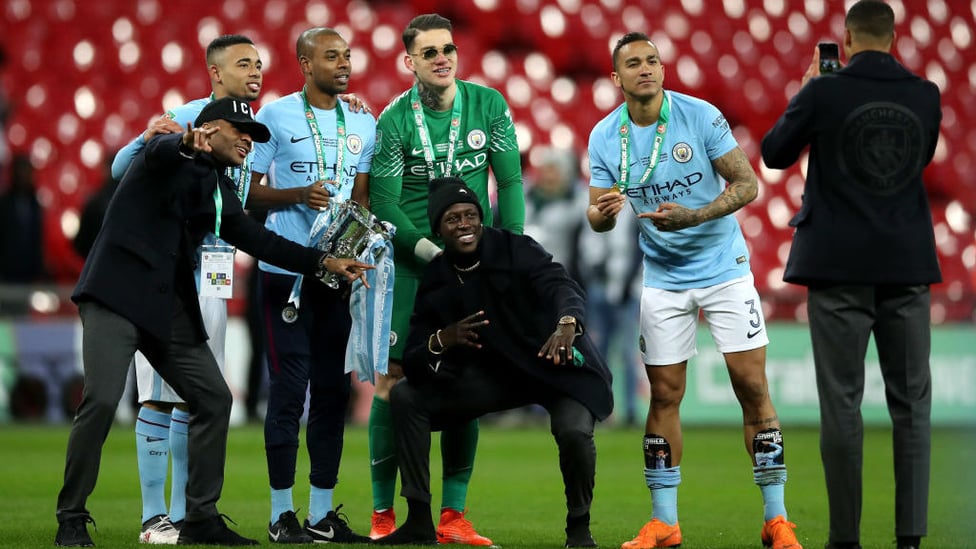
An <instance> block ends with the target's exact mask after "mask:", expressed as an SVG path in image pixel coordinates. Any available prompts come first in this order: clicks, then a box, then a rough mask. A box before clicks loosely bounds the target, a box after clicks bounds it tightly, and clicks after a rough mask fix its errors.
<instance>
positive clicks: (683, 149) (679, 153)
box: [671, 142, 693, 164]
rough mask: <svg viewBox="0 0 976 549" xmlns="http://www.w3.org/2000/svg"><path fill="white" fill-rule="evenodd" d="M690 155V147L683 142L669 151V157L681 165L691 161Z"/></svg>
mask: <svg viewBox="0 0 976 549" xmlns="http://www.w3.org/2000/svg"><path fill="white" fill-rule="evenodd" d="M692 154H693V153H692V151H691V145H689V144H687V143H684V142H681V143H678V144H677V145H675V146H674V148H673V149H671V156H673V157H674V159H675V160H676V161H678V162H681V163H682V164H684V163H685V162H687V161H689V160H691V157H692Z"/></svg>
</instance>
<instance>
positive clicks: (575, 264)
mask: <svg viewBox="0 0 976 549" xmlns="http://www.w3.org/2000/svg"><path fill="white" fill-rule="evenodd" d="M889 3H890V4H891V5H892V7H893V8H894V10H895V14H896V31H897V36H896V41H895V45H894V48H893V53H894V54H895V56H896V57H897V58H898V59H899V60H900V61H901V62H902V63H903V64H905V65H906V66H907V67H908V68H910V69H911V70H912V71H914V72H916V73H918V74H920V75H922V76H924V77H926V78H928V79H930V80H932V81H934V82H935V83H936V84H937V85H938V86H939V88H940V89H941V91H942V101H943V112H944V119H943V123H942V133H941V136H940V141H939V146H938V149H937V152H936V157H935V161H934V162H933V163H932V165H931V166H930V167H929V168H928V170H927V171H926V173H925V180H926V183H927V186H928V189H929V197H930V201H931V206H932V213H933V217H934V221H935V228H936V238H937V243H938V250H939V256H940V260H941V265H942V270H943V277H944V282H943V283H942V284H939V285H937V286H935V287H933V292H932V303H933V320H934V322H935V323H938V324H943V323H954V324H959V323H963V324H966V323H972V322H973V320H974V304H976V292H974V286H976V269H974V265H976V236H974V226H973V219H972V215H973V211H974V205H976V177H974V176H973V172H974V170H976V124H973V123H972V121H973V120H974V119H976V44H974V41H976V23H974V19H976V0H968V1H967V0H910V1H909V0H892V1H890V2H889ZM849 4H850V2H844V1H840V0H802V1H790V0H680V1H679V0H587V1H584V0H451V1H445V0H415V1H411V2H402V1H392V0H388V1H378V2H365V1H361V0H353V1H340V0H310V1H301V0H212V1H206V0H166V1H160V0H126V1H103V2H82V1H80V0H5V1H4V2H3V3H2V10H3V11H2V13H0V126H2V128H0V417H2V416H3V414H2V410H3V401H4V399H3V398H2V397H3V395H4V391H3V387H4V385H5V384H6V386H8V387H9V386H10V385H11V384H12V383H13V381H12V380H13V379H14V378H15V377H16V365H15V364H13V363H15V362H17V360H16V358H14V359H10V360H9V361H8V365H7V367H6V368H5V367H4V356H6V355H11V356H13V355H15V354H16V353H18V351H17V349H18V348H19V349H20V351H19V352H20V353H21V354H22V353H23V349H24V345H25V343H24V342H23V341H25V338H27V339H30V340H31V341H34V339H36V340H37V341H36V343H38V344H41V345H45V346H47V348H59V347H58V345H63V346H64V347H65V349H64V353H74V352H75V351H76V348H75V347H76V344H75V343H72V342H69V343H64V344H61V343H58V342H57V341H56V340H57V338H58V337H59V336H58V335H57V334H51V333H48V332H47V331H45V329H50V328H51V326H52V324H47V325H44V324H43V320H44V319H50V318H62V319H68V320H70V321H72V322H74V321H75V319H76V314H75V308H74V306H73V305H72V304H71V302H70V301H69V300H68V299H67V296H68V295H69V294H70V290H71V288H72V286H73V284H74V282H75V280H76V278H77V275H78V273H79V272H80V269H81V266H82V264H83V261H84V253H85V251H86V250H87V246H88V245H90V241H91V239H92V238H93V234H91V233H90V231H89V230H88V227H90V226H91V224H90V223H86V222H85V219H86V217H92V216H94V218H96V219H97V218H98V216H99V215H100V214H99V212H100V211H102V210H103V209H104V206H105V204H106V203H107V199H108V197H109V196H110V195H111V191H112V189H113V188H114V187H113V185H112V183H111V182H110V177H109V175H108V165H109V164H110V163H111V160H112V158H113V156H114V154H115V151H116V150H117V149H118V148H120V147H121V146H122V145H124V144H125V143H126V142H128V141H129V140H130V139H132V137H133V136H135V135H136V134H138V133H140V132H142V131H143V130H144V129H145V127H146V124H147V123H148V121H149V120H151V119H152V118H154V117H156V116H159V115H160V114H161V113H162V112H163V111H165V110H166V109H167V108H170V107H174V106H177V105H179V104H182V103H184V102H186V101H189V100H191V99H195V98H199V97H203V96H206V95H208V94H209V93H210V85H209V81H208V77H207V72H206V65H205V62H204V49H205V47H206V45H207V44H208V43H209V42H210V40H212V39H213V38H214V37H216V36H218V35H221V34H231V33H235V34H245V35H247V36H249V37H250V38H252V39H253V40H254V41H255V43H256V44H257V46H258V49H259V50H260V52H261V57H262V60H263V62H264V86H263V90H262V93H261V98H260V100H259V101H258V102H257V105H258V106H259V107H260V105H261V104H265V103H267V102H270V101H272V100H274V99H276V98H278V97H280V96H282V95H284V94H287V93H290V92H292V91H295V90H296V89H297V88H298V87H299V86H300V85H301V83H302V78H301V75H300V73H299V70H298V67H297V62H296V60H295V53H294V48H295V39H296V38H297V36H298V34H299V33H300V32H301V31H303V30H305V29H307V28H309V27H312V26H328V27H333V28H335V29H337V30H338V31H339V32H340V33H341V34H342V35H343V36H344V37H345V38H346V39H347V40H348V42H349V43H350V45H351V47H352V50H353V75H352V80H351V85H350V91H352V92H354V93H356V94H357V95H359V96H360V97H362V98H363V99H365V100H366V101H367V102H368V104H369V105H370V106H371V107H372V109H373V112H374V114H376V115H378V114H379V112H380V110H381V109H382V108H383V106H384V105H386V103H387V102H388V101H389V100H390V99H392V98H393V97H394V96H395V95H397V94H399V93H400V92H401V91H403V90H405V89H407V88H408V87H409V86H410V85H411V84H412V75H410V74H409V73H407V72H406V70H405V69H404V67H403V63H402V57H403V46H402V43H401V41H400V33H401V31H402V30H403V28H404V26H405V25H406V24H407V22H408V21H409V20H410V19H411V18H412V17H414V16H415V15H417V14H421V13H428V12H437V13H440V14H441V15H444V16H446V17H448V18H450V19H451V20H452V21H453V23H454V38H455V41H456V43H457V45H458V48H459V52H460V54H459V59H460V61H459V69H458V74H459V76H460V77H461V78H464V79H467V80H472V81H476V82H479V83H483V84H485V85H488V86H491V87H494V88H496V89H498V90H499V91H501V92H502V94H503V95H504V96H505V97H506V98H507V100H508V102H509V104H510V106H511V108H512V114H513V117H514V119H515V123H516V127H517V131H518V139H519V146H520V148H521V151H522V154H523V173H524V174H525V190H526V193H527V210H528V211H527V227H526V231H527V232H528V233H529V234H532V235H533V236H535V237H536V238H537V239H538V240H540V241H541V242H543V244H544V245H545V246H546V247H547V249H549V250H550V251H551V252H552V253H553V254H554V255H555V256H556V258H557V259H559V260H561V261H563V262H564V263H566V265H567V267H569V268H570V271H571V272H573V274H574V275H575V276H578V277H580V279H581V280H582V281H584V283H585V284H586V285H587V289H588V291H589V293H590V296H591V300H592V302H593V310H592V311H591V313H592V314H593V315H596V316H595V317H594V318H598V317H599V316H600V315H601V313H603V314H604V316H605V317H607V318H608V320H606V321H600V325H603V323H604V322H612V321H613V320H614V319H617V320H621V319H622V320H623V321H625V322H626V323H628V324H629V323H630V322H631V321H630V320H629V319H630V318H633V319H634V321H633V322H636V309H634V308H633V307H635V304H634V301H633V298H634V297H636V296H635V295H634V290H635V287H636V285H638V284H639V278H638V277H637V273H638V272H639V262H638V258H637V256H636V255H635V254H636V252H635V249H634V247H633V245H632V244H633V242H632V241H633V238H630V237H629V236H625V235H624V234H620V233H622V232H627V231H633V229H632V228H624V229H623V231H620V230H618V231H615V232H614V233H611V234H612V236H613V237H612V238H608V237H607V236H606V235H599V236H597V235H594V234H593V233H592V231H590V230H589V228H588V227H587V226H585V221H584V209H585V204H586V201H587V196H586V195H587V188H586V181H587V174H588V171H587V163H586V154H585V153H586V144H587V140H588V136H589V132H590V130H591V128H592V127H593V125H594V124H595V123H596V122H597V121H598V120H599V119H601V118H602V117H603V116H605V115H606V113H607V112H609V111H610V110H611V109H613V108H614V107H615V106H616V105H618V104H619V103H620V102H621V96H620V94H619V90H617V89H616V88H615V87H614V86H613V84H612V82H611V80H610V78H609V74H610V71H611V64H610V50H611V48H612V46H613V44H614V42H615V41H616V40H617V38H619V37H620V36H621V35H622V34H623V33H625V32H627V31H631V30H640V31H644V32H646V33H648V34H649V35H650V36H651V38H652V39H653V41H654V42H655V43H656V45H657V46H658V48H659V50H660V53H661V56H662V59H663V62H664V64H665V68H666V83H665V86H666V87H667V88H669V89H672V90H675V91H681V92H685V93H690V94H692V95H696V96H699V97H702V98H704V99H706V100H708V101H709V102H711V103H713V104H715V105H716V106H717V107H718V108H719V109H720V110H721V111H722V112H723V113H724V114H725V115H726V117H727V118H728V120H729V123H730V124H731V126H732V127H733V128H734V132H735V136H736V138H737V139H738V141H739V143H740V145H741V146H742V147H743V149H744V150H745V151H746V153H747V154H748V156H749V157H750V158H751V159H752V161H753V164H754V167H755V169H756V171H757V173H758V174H759V180H760V194H759V197H758V198H757V199H756V200H755V201H754V202H753V203H752V204H750V205H749V206H747V207H746V208H745V209H743V210H742V211H741V212H739V213H738V218H739V221H740V223H741V225H742V228H743V231H744V233H745V236H746V240H747V242H748V244H749V246H750V250H751V256H752V268H753V272H754V274H755V277H756V282H757V286H758V288H759V291H760V293H761V295H762V296H763V300H764V306H765V309H766V310H765V312H766V316H767V319H769V320H770V321H773V322H775V321H783V322H803V321H804V311H805V304H804V292H803V289H802V288H799V287H795V286H789V285H786V284H784V283H783V281H782V271H783V264H784V261H785V259H786V256H787V252H788V250H789V246H790V236H791V229H790V227H789V226H788V221H789V219H790V218H791V217H792V215H793V214H794V213H795V212H796V210H797V209H798V207H799V205H800V200H801V194H802V189H803V182H804V173H803V169H804V168H803V164H804V163H803V162H800V163H799V165H798V166H797V167H795V168H793V169H790V170H786V171H779V170H770V169H768V168H766V167H765V166H763V165H762V162H761V160H760V154H759V142H760V140H761V139H762V136H763V135H764V134H765V132H766V131H767V130H768V129H769V128H770V126H771V125H772V124H773V122H774V121H775V119H776V118H777V117H778V116H779V114H780V113H781V112H782V111H783V109H784V108H785V106H786V103H787V101H788V99H789V98H790V97H791V96H792V95H793V94H794V93H795V92H796V91H797V89H798V87H799V85H800V84H799V83H800V78H801V76H802V74H803V72H804V71H805V70H806V68H807V65H808V64H809V62H810V58H811V56H812V54H813V52H814V49H815V47H816V44H817V43H818V42H820V41H834V42H840V41H841V40H842V39H843V28H844V27H843V16H844V12H845V9H846V7H847V6H848V5H849ZM86 207H87V212H86ZM238 257H239V263H240V265H239V267H240V269H241V270H242V272H246V271H247V270H248V269H250V260H249V258H248V257H247V256H245V255H244V254H238ZM904 261H906V262H910V261H912V258H910V257H906V258H904ZM243 278H245V277H241V279H243ZM236 294H237V295H238V296H239V297H238V298H236V299H235V300H233V302H232V304H231V313H232V314H233V315H235V316H239V317H243V316H244V315H245V313H246V310H247V299H246V295H247V288H246V284H242V285H240V287H238V288H237V291H236ZM38 324H41V327H40V328H38ZM25 325H26V328H25V327H24V326H25ZM625 326H626V324H625ZM32 329H40V331H39V332H38V333H36V334H34V335H32V336H31V337H30V338H28V337H27V336H25V335H24V334H23V330H28V331H29V330H32ZM628 329H630V328H629V327H628ZM633 329H634V330H636V328H635V327H634V328H633ZM619 331H620V330H619V329H615V328H609V329H608V330H607V331H606V332H605V333H606V334H612V333H617V332H619ZM628 335H629V333H628ZM597 336H598V337H600V336H599V334H597ZM31 338H34V339H31ZM69 339H70V336H69ZM31 344H33V343H31ZM607 344H608V345H609V342H608V343H607ZM624 347H626V348H627V349H630V347H632V345H625V346H624ZM624 354H625V353H624ZM620 360H624V361H625V363H629V362H632V359H625V358H621V359H620ZM21 362H23V361H21ZM636 368H639V365H635V367H634V368H629V367H628V369H627V370H626V376H627V377H629V376H632V375H633V374H634V372H633V370H635V369H636ZM618 378H619V374H618ZM640 379H643V374H642V373H641V372H640V371H637V373H636V376H635V379H632V380H631V381H628V383H627V385H628V386H629V387H637V385H639V381H637V380H640ZM635 390H639V389H635ZM628 391H629V389H628ZM49 396H50V395H49ZM618 407H619V403H618ZM630 407H631V405H629V404H628V405H627V408H630ZM631 413H632V411H629V410H628V411H627V412H626V414H627V415H628V416H630V415H631ZM642 415H643V410H642V409H641V410H640V412H639V413H638V417H640V416H642ZM628 419H630V418H628Z"/></svg>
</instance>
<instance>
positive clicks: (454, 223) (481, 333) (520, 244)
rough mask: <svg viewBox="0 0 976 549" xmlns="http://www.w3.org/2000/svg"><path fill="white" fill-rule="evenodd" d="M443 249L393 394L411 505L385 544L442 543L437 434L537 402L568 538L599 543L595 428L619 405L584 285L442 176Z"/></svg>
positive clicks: (427, 276)
mask: <svg viewBox="0 0 976 549" xmlns="http://www.w3.org/2000/svg"><path fill="white" fill-rule="evenodd" d="M427 213H428V217H429V219H430V226H431V228H432V231H433V233H434V234H435V235H438V236H440V237H441V239H443V241H444V253H443V254H441V255H440V256H438V257H436V258H434V260H433V261H431V262H430V263H429V264H428V265H427V268H426V270H425V271H424V276H423V279H422V281H421V283H420V288H419V291H418V292H417V301H416V304H415V306H414V313H413V317H412V318H411V321H410V335H409V337H408V340H407V346H406V350H405V352H404V364H403V369H404V374H405V376H406V379H405V380H404V381H401V382H400V383H398V384H397V385H396V386H395V387H394V388H393V391H392V393H391V400H390V402H391V406H392V410H393V424H394V434H395V439H396V451H397V459H398V460H399V463H400V470H401V474H402V478H403V490H402V492H401V493H402V495H403V496H404V497H405V498H406V499H407V503H408V506H409V511H408V515H407V520H406V522H405V523H404V524H403V525H402V526H401V527H400V528H399V529H398V530H397V531H395V532H394V533H392V534H390V535H389V536H386V537H385V538H380V539H378V540H376V543H379V544H387V545H402V544H434V543H436V537H435V530H434V523H433V520H432V518H431V508H430V499H431V495H430V434H431V431H438V430H441V429H444V428H446V427H451V426H456V425H461V424H463V423H464V422H467V421H470V420H472V419H474V418H477V417H479V416H482V415H484V414H487V413H489V412H496V411H500V410H507V409H511V408H516V407H519V406H524V405H526V404H540V405H542V406H543V407H544V408H545V409H546V410H547V411H548V412H549V415H550V417H551V431H552V433H553V436H554V437H555V438H556V443H557V444H558V446H559V467H560V470H561V471H562V475H563V482H564V484H565V491H566V507H567V517H566V538H567V539H566V545H567V546H569V547H592V546H595V545H596V544H595V542H594V541H593V537H592V536H591V535H590V528H589V525H590V503H591V501H592V500H593V485H594V476H595V470H596V446H595V445H594V443H593V428H594V424H595V423H596V421H597V420H602V419H605V418H606V417H607V416H609V415H610V412H611V411H612V410H613V395H612V391H611V386H610V385H611V375H610V371H609V370H608V369H607V366H606V364H605V362H604V359H603V357H601V356H600V355H599V353H598V352H597V350H596V348H595V347H594V346H593V343H592V342H591V341H590V339H589V337H587V336H585V335H583V325H582V320H581V319H582V318H583V309H584V298H583V291H582V290H581V289H580V287H579V285H578V284H577V283H576V282H575V281H573V279H572V278H570V277H569V275H568V274H567V273H566V269H564V268H563V266H562V265H560V264H559V263H556V262H554V261H553V260H552V256H551V255H549V253H547V252H546V251H545V250H544V249H543V248H542V247H541V246H540V245H539V244H538V243H537V242H536V241H535V240H532V239H531V238H529V237H527V236H523V235H517V234H513V233H510V232H507V231H502V230H498V229H493V228H490V227H485V226H483V225H482V218H483V213H484V212H482V210H481V205H480V204H479V203H478V198H477V196H476V195H475V193H474V192H473V191H472V190H471V189H469V188H468V187H466V186H465V185H464V183H463V182H462V181H461V180H460V179H458V178H454V177H448V178H441V179H435V180H434V181H432V182H431V193H430V198H429V201H428V206H427Z"/></svg>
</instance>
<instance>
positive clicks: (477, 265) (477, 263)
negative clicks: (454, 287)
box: [451, 259, 481, 286]
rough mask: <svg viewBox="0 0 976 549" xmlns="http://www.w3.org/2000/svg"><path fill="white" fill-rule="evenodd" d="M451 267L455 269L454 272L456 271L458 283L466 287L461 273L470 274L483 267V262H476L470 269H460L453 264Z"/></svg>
mask: <svg viewBox="0 0 976 549" xmlns="http://www.w3.org/2000/svg"><path fill="white" fill-rule="evenodd" d="M451 266H452V267H454V271H455V272H454V276H456V277H457V279H458V282H459V283H461V285H462V286H464V279H463V278H461V273H470V272H471V271H473V270H475V269H477V268H478V267H480V266H481V260H480V259H479V260H478V261H475V262H474V265H471V266H470V267H458V266H457V265H453V264H452V265H451Z"/></svg>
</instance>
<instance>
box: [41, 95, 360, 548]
mask: <svg viewBox="0 0 976 549" xmlns="http://www.w3.org/2000/svg"><path fill="white" fill-rule="evenodd" d="M195 126H196V127H194V128H189V127H188V128H187V130H188V131H187V132H186V133H184V134H171V135H162V136H157V137H155V138H153V139H152V140H151V141H150V142H149V143H148V144H147V145H146V148H145V149H144V150H143V151H142V152H141V153H140V154H139V156H137V157H136V159H135V160H134V161H133V163H132V166H131V167H130V169H129V170H128V171H127V172H126V175H125V177H124V178H123V179H122V182H121V183H120V185H119V188H118V190H117V191H116V193H115V196H114V198H113V199H112V202H111V203H110V204H109V208H108V211H107V213H106V216H105V221H104V223H103V225H102V229H101V231H100V232H99V234H98V237H97V238H96V240H95V244H94V245H93V247H92V250H91V253H90V254H89V256H88V260H87V261H86V262H85V267H84V269H83V270H82V273H81V277H80V280H79V281H78V286H77V287H76V288H75V292H74V294H73V295H72V299H73V300H74V301H75V302H76V303H77V304H78V309H79V313H80V315H81V319H82V326H83V334H82V338H83V339H82V357H83V361H84V370H85V389H84V393H83V396H82V401H81V404H80V405H79V407H78V411H77V413H76V415H75V418H74V423H73V425H72V429H71V435H70V437H69V439H68V449H67V456H66V463H65V473H64V486H63V488H62V489H61V492H60V494H59V495H58V507H57V517H58V533H57V536H56V538H55V543H56V544H57V545H60V546H91V545H93V543H92V540H91V537H90V536H89V535H88V532H87V528H86V525H87V523H88V522H94V521H93V520H92V519H91V516H90V515H89V513H88V510H87V509H86V508H85V501H86V500H87V498H88V495H89V494H91V492H92V490H93V489H94V488H95V482H96V480H97V477H98V466H99V461H100V458H101V448H102V444H103V442H104V440H105V438H106V436H107V435H108V431H109V429H110V428H111V425H112V420H113V418H114V416H115V409H116V407H117V406H118V402H119V400H120V398H121V396H122V392H123V388H124V385H125V378H126V372H127V370H128V366H129V362H130V361H131V359H132V356H133V354H134V353H135V351H136V350H140V351H142V352H143V354H145V355H146V357H147V358H148V359H149V361H150V362H151V363H152V365H153V367H154V368H155V369H156V370H157V371H158V372H159V373H160V375H162V377H163V378H164V379H165V380H166V382H167V383H169V384H170V385H172V386H173V387H174V388H175V389H176V390H177V392H178V393H179V394H180V395H181V396H183V397H184V399H185V400H186V402H187V405H188V407H189V410H190V438H189V454H190V460H189V462H190V469H189V482H188V484H187V489H186V499H187V512H186V519H185V522H184V525H183V529H182V530H181V532H180V537H179V542H180V543H184V544H186V543H200V544H210V545H256V544H257V542H256V541H254V540H250V539H247V538H243V537H241V536H239V535H238V534H236V533H235V532H233V531H231V530H230V529H229V528H227V526H226V524H224V521H223V520H222V518H221V517H220V514H219V513H218V511H217V507H216V503H217V499H219V497H220V491H221V487H222V484H223V477H224V474H223V472H224V456H225V453H226V442H227V428H228V420H229V417H230V407H231V400H232V399H231V394H230V391H229V389H228V388H227V384H226V383H225V382H224V379H223V376H222V375H221V374H220V371H219V369H218V367H217V364H216V361H215V360H214V357H213V354H212V353H211V352H210V349H209V348H208V347H207V345H206V339H207V334H206V331H205V329H204V327H203V321H202V319H201V315H200V308H199V306H198V305H197V296H196V284H195V282H194V279H193V265H194V263H195V262H196V261H198V260H200V259H201V258H200V257H199V256H197V254H196V252H195V247H196V243H197V242H198V241H199V240H200V238H201V237H202V236H203V235H204V234H205V233H206V232H208V231H213V232H214V233H216V234H217V235H218V236H223V238H224V239H225V240H227V241H228V242H230V243H232V244H235V245H237V246H239V247H240V248H241V249H242V250H244V251H246V252H247V253H249V254H251V255H253V256H255V257H259V258H263V259H265V260H268V261H271V262H273V263H276V264H279V265H282V266H283V267H286V268H288V269H292V270H295V271H298V272H302V273H307V274H316V275H319V276H321V274H322V273H323V272H324V271H325V270H329V271H331V272H335V273H339V274H341V275H343V276H345V277H346V278H347V279H349V280H355V279H357V278H359V277H361V275H362V273H363V270H364V269H367V268H370V267H369V266H368V265H365V264H362V263H359V262H356V261H351V260H344V259H335V258H329V257H324V256H323V255H322V253H321V252H319V251H318V250H315V249H311V248H306V247H304V246H300V245H298V244H295V243H292V242H289V241H287V240H284V239H282V238H280V237H278V236H277V235H275V234H274V233H271V232H270V231H267V230H265V229H264V227H262V226H261V225H260V224H259V223H257V222H255V221H253V220H252V219H250V218H248V217H247V216H246V215H244V211H243V209H242V208H241V204H240V201H238V200H237V199H236V197H235V196H234V183H233V181H231V180H230V179H229V178H228V177H227V176H226V175H224V170H225V168H227V167H229V166H238V165H240V164H241V163H242V162H243V161H244V159H245V158H246V157H247V154H248V153H249V152H250V150H251V145H252V142H253V141H267V140H268V139H269V133H268V129H267V127H265V126H264V125H263V124H260V123H258V122H255V121H254V119H253V117H252V115H251V109H250V105H248V104H247V103H246V102H243V101H239V100H236V99H232V98H229V97H227V98H222V99H218V100H216V101H213V102H211V103H210V104H208V105H207V106H206V107H204V109H203V110H202V111H201V113H200V115H199V116H198V117H197V119H196V121H195Z"/></svg>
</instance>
